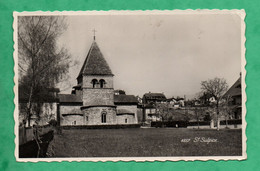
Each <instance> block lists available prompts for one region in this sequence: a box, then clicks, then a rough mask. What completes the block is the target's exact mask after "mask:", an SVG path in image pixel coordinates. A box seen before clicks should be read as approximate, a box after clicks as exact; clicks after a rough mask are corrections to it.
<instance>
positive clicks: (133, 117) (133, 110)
mask: <svg viewBox="0 0 260 171" xmlns="http://www.w3.org/2000/svg"><path fill="white" fill-rule="evenodd" d="M117 109H125V110H128V111H130V113H133V114H134V115H117V118H118V121H117V123H118V124H125V119H129V122H128V124H137V123H138V120H137V105H118V106H117ZM124 118H125V119H124Z"/></svg>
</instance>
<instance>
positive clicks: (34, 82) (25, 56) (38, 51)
mask: <svg viewBox="0 0 260 171" xmlns="http://www.w3.org/2000/svg"><path fill="white" fill-rule="evenodd" d="M64 29H66V25H65V18H64V17H58V16H20V17H18V61H19V63H18V66H19V89H20V87H22V90H23V93H24V94H25V95H26V98H27V107H26V109H27V114H26V115H27V116H26V117H27V120H28V125H29V126H30V118H31V115H32V113H34V114H36V115H38V117H39V115H40V108H41V106H42V102H43V101H45V100H46V98H49V95H50V93H49V92H50V88H53V87H55V85H56V84H57V83H58V82H59V81H60V80H61V79H62V78H63V76H64V75H65V74H66V73H67V72H68V68H69V63H70V55H69V54H68V52H67V50H66V49H65V48H59V47H58V45H57V40H58V37H59V36H60V35H61V34H62V32H63V30H64ZM32 103H36V105H35V108H34V107H33V105H32Z"/></svg>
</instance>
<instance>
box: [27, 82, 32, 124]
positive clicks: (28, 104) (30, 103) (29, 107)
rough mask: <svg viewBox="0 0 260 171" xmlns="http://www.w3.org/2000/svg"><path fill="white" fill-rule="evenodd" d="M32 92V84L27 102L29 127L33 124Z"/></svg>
mask: <svg viewBox="0 0 260 171" xmlns="http://www.w3.org/2000/svg"><path fill="white" fill-rule="evenodd" d="M32 92H33V86H31V89H30V94H29V99H28V103H27V121H28V127H30V126H31V108H32Z"/></svg>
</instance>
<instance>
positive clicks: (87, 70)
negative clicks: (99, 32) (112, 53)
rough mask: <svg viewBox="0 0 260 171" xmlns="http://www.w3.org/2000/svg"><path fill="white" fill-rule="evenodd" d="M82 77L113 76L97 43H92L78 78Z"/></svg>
mask: <svg viewBox="0 0 260 171" xmlns="http://www.w3.org/2000/svg"><path fill="white" fill-rule="evenodd" d="M82 75H113V73H112V71H111V69H110V67H109V65H108V63H107V61H106V60H105V58H104V56H103V54H102V53H101V51H100V49H99V47H98V45H97V43H96V42H95V41H93V43H92V45H91V47H90V49H89V52H88V55H87V57H86V59H85V61H84V64H83V66H82V68H81V70H80V72H79V75H78V77H80V76H82Z"/></svg>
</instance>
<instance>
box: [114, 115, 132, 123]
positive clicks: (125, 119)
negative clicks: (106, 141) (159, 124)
mask: <svg viewBox="0 0 260 171" xmlns="http://www.w3.org/2000/svg"><path fill="white" fill-rule="evenodd" d="M116 119H117V124H136V118H135V116H134V115H129V114H124V115H117V116H116Z"/></svg>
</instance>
